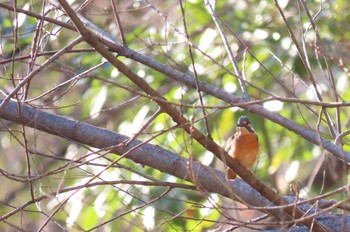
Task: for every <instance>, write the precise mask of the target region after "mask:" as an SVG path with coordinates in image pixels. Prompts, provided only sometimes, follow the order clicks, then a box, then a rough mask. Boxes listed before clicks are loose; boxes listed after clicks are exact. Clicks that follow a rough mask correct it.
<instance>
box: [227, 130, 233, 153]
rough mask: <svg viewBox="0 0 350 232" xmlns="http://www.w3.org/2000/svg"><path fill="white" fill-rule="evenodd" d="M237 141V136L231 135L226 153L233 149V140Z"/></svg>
mask: <svg viewBox="0 0 350 232" xmlns="http://www.w3.org/2000/svg"><path fill="white" fill-rule="evenodd" d="M234 139H235V134H233V135H231V136H230V138H228V140H227V142H226V146H225V151H227V152H229V151H230V149H231V145H232V142H233V140H234Z"/></svg>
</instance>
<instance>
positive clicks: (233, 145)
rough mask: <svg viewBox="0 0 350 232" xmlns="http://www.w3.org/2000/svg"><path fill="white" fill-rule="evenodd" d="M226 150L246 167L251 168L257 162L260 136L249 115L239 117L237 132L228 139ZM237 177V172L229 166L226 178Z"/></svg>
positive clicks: (232, 178)
mask: <svg viewBox="0 0 350 232" xmlns="http://www.w3.org/2000/svg"><path fill="white" fill-rule="evenodd" d="M225 150H226V152H227V153H228V154H229V155H230V156H231V157H232V158H234V159H237V160H238V161H239V162H240V163H241V164H242V165H243V166H245V167H246V168H251V167H252V166H253V164H254V163H255V161H256V159H257V157H258V153H259V138H258V135H257V134H256V133H255V131H254V129H253V127H252V124H251V121H250V120H249V118H248V117H247V116H241V117H239V118H238V120H237V124H236V133H235V134H233V135H232V136H231V137H230V138H229V139H228V140H227V142H226V148H225ZM235 178H236V173H235V172H234V171H233V170H232V169H231V168H227V171H226V179H227V180H234V179H235Z"/></svg>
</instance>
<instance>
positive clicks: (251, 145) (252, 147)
mask: <svg viewBox="0 0 350 232" xmlns="http://www.w3.org/2000/svg"><path fill="white" fill-rule="evenodd" d="M258 152H259V141H258V136H257V135H256V134H255V133H240V132H238V133H237V134H236V135H235V138H234V140H233V141H232V145H231V149H230V150H229V155H231V156H232V157H233V158H235V159H237V160H239V162H240V163H241V164H242V165H244V166H245V167H247V168H251V167H252V166H253V164H254V162H255V161H256V158H257V155H258Z"/></svg>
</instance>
